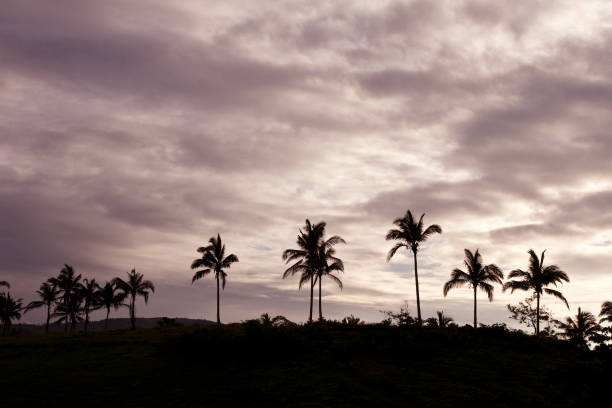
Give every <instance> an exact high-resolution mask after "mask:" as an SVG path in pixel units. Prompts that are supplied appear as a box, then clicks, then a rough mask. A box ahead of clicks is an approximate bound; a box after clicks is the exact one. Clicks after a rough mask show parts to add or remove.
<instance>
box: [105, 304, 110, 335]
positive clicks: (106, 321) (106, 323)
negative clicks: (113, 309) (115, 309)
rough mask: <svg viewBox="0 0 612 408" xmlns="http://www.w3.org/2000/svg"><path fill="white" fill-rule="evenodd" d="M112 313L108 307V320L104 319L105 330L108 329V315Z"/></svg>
mask: <svg viewBox="0 0 612 408" xmlns="http://www.w3.org/2000/svg"><path fill="white" fill-rule="evenodd" d="M109 314H110V307H107V308H106V320H105V321H104V330H108V315H109Z"/></svg>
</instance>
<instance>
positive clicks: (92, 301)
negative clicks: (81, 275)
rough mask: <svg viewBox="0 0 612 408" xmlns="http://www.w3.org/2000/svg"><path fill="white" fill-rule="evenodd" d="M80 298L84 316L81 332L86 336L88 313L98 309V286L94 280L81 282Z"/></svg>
mask: <svg viewBox="0 0 612 408" xmlns="http://www.w3.org/2000/svg"><path fill="white" fill-rule="evenodd" d="M80 292H81V293H80V294H81V297H82V298H83V313H84V314H85V324H84V326H83V330H84V331H85V334H87V328H88V326H89V313H90V312H91V311H93V310H96V309H99V308H100V306H99V304H100V302H99V299H100V285H98V282H96V280H95V279H92V280H88V279H84V280H83V285H82V287H81V291H80Z"/></svg>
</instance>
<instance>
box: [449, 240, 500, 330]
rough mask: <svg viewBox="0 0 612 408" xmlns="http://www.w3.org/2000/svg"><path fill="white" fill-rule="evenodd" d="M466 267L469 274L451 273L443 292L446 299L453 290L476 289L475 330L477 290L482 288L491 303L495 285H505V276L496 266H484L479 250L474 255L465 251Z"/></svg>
mask: <svg viewBox="0 0 612 408" xmlns="http://www.w3.org/2000/svg"><path fill="white" fill-rule="evenodd" d="M464 251H465V260H464V261H463V262H464V263H465V267H466V269H467V272H464V271H462V270H461V269H458V268H455V269H454V270H453V271H452V272H451V277H450V279H449V280H448V281H447V282H446V283H445V284H444V287H443V289H442V292H443V293H444V297H446V295H447V294H448V292H449V291H450V290H451V289H453V288H458V287H461V286H463V285H468V286H469V287H471V288H472V289H474V328H476V327H478V319H477V313H476V290H477V289H478V288H480V289H481V290H482V291H483V292H485V293H486V294H487V296H488V297H489V302H491V301H492V300H493V284H495V283H499V284H500V285H501V284H502V283H503V282H502V281H503V279H504V274H503V272H502V271H501V269H500V268H499V267H498V266H497V265H495V264H489V265H483V263H482V255H481V254H480V252H479V250H478V249H477V250H476V252H474V253H472V251H470V250H469V249H465V250H464Z"/></svg>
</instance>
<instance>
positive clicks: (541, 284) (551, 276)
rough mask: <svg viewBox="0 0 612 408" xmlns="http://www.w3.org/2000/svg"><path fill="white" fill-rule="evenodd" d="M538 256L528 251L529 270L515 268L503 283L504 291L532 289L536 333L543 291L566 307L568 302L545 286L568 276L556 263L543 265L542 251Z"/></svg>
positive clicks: (566, 280) (538, 330) (558, 293)
mask: <svg viewBox="0 0 612 408" xmlns="http://www.w3.org/2000/svg"><path fill="white" fill-rule="evenodd" d="M545 252H546V251H542V256H541V257H540V258H538V255H536V253H535V252H534V250H533V249H530V250H529V251H528V253H529V270H528V271H524V270H522V269H515V270H513V271H511V272H510V273H509V274H508V279H513V278H517V279H515V280H510V281H508V282H506V283H505V284H504V291H505V290H507V289H510V291H511V293H512V292H514V291H515V290H524V291H533V292H534V294H535V296H536V335H538V334H539V333H540V296H542V294H543V293H546V294H548V295H552V296H555V297H557V298H559V299H561V300H562V301H563V302H564V303H565V305H566V306H567V308H568V309H569V304H568V303H567V299H565V297H564V296H563V294H562V293H561V292H559V291H558V290H554V289H550V288H547V287H546V286H549V285H555V286H557V284H558V283H563V281H565V282H569V277H568V276H567V274H566V273H565V272H563V271H562V270H561V269H559V267H558V266H557V265H549V266H546V267H544V253H545Z"/></svg>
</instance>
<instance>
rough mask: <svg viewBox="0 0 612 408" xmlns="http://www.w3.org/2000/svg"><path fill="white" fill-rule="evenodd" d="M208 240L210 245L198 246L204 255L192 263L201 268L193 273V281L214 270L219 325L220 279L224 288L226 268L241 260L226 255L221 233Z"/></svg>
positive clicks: (234, 256)
mask: <svg viewBox="0 0 612 408" xmlns="http://www.w3.org/2000/svg"><path fill="white" fill-rule="evenodd" d="M208 242H209V245H208V246H206V247H200V248H198V252H199V253H201V254H202V257H201V258H198V259H195V260H194V261H193V262H192V263H191V269H200V270H199V271H196V273H195V274H194V275H193V278H192V279H191V283H192V284H193V282H195V281H196V280H198V279H201V278H202V277H204V276H206V275H208V274H209V273H211V272H214V274H215V279H216V280H217V325H218V326H221V311H220V302H219V296H220V293H219V280H221V282H222V284H223V289H225V279H226V278H227V272H225V269H229V268H230V267H231V266H232V264H233V263H235V262H239V261H238V257H237V256H236V255H234V254H229V255H228V256H225V244H223V242H221V235H219V234H217V237H216V238H215V237H211V238H210V239H209V240H208ZM201 268H203V269H201Z"/></svg>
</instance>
